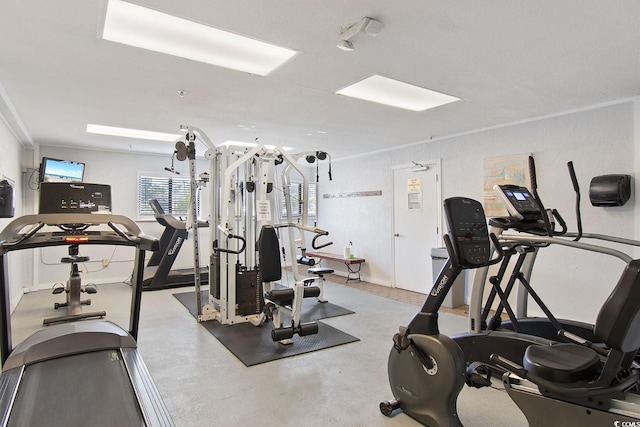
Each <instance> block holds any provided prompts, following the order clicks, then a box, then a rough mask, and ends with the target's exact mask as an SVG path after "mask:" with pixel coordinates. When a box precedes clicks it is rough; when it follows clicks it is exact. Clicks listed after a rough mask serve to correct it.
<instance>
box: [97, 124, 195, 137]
mask: <svg viewBox="0 0 640 427" xmlns="http://www.w3.org/2000/svg"><path fill="white" fill-rule="evenodd" d="M86 131H87V133H97V134H100V135H111V136H122V137H125V138H137V139H149V140H151V141H175V140H177V139H180V138H182V137H183V135H178V134H171V133H162V132H154V131H150V130H140V129H128V128H118V127H113V126H103V125H94V124H88V125H87V128H86Z"/></svg>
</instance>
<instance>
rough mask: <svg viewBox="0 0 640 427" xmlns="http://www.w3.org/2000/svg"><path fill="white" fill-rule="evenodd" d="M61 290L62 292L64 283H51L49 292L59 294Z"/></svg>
mask: <svg viewBox="0 0 640 427" xmlns="http://www.w3.org/2000/svg"><path fill="white" fill-rule="evenodd" d="M63 292H64V285H63V284H62V283H56V284H55V285H53V289H52V290H51V293H52V294H53V295H57V294H61V293H63Z"/></svg>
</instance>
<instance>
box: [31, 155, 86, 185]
mask: <svg viewBox="0 0 640 427" xmlns="http://www.w3.org/2000/svg"><path fill="white" fill-rule="evenodd" d="M83 178H84V163H80V162H73V161H71V160H59V159H52V158H50V157H43V158H42V163H40V183H41V184H42V183H44V182H82V180H83Z"/></svg>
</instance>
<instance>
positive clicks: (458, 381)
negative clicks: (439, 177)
mask: <svg viewBox="0 0 640 427" xmlns="http://www.w3.org/2000/svg"><path fill="white" fill-rule="evenodd" d="M444 212H445V217H446V221H447V226H448V229H449V235H445V236H444V242H445V246H446V248H447V251H448V253H449V259H448V261H447V263H446V264H445V266H444V267H443V269H442V271H440V274H439V275H438V278H437V279H436V281H435V283H434V284H433V287H432V288H431V291H430V292H429V295H428V296H427V300H426V301H425V303H424V305H423V307H422V309H421V310H420V311H419V312H418V313H417V314H416V315H415V316H414V318H413V319H412V320H411V322H409V324H408V326H406V327H400V331H399V332H398V333H396V334H395V335H394V337H393V348H392V349H391V353H390V354H389V364H388V371H389V383H390V385H391V390H392V393H393V395H394V397H395V399H393V400H389V401H384V402H381V403H380V411H381V412H382V413H383V414H384V415H387V416H391V415H393V413H394V412H395V411H396V410H398V409H401V410H402V411H404V412H405V413H406V414H407V415H409V416H410V417H412V418H415V419H416V420H418V421H420V422H421V423H423V424H426V425H433V426H462V424H461V423H460V420H459V418H458V414H457V409H456V401H457V398H458V393H460V390H461V389H462V387H463V385H464V383H465V371H466V370H467V366H466V358H465V355H464V353H463V352H462V350H461V349H460V346H459V345H458V344H457V343H456V342H455V341H454V340H453V339H451V338H449V337H448V336H446V335H442V334H440V332H439V330H438V310H439V309H440V306H441V305H442V303H443V301H444V298H445V296H446V295H447V293H448V292H449V289H450V288H451V286H452V285H453V283H454V281H455V279H456V277H458V275H459V274H460V273H461V272H462V271H463V270H465V269H474V268H479V267H485V266H487V265H491V264H496V263H498V262H500V260H501V259H502V250H501V248H500V244H499V243H498V241H497V239H496V237H495V235H491V237H490V235H489V233H488V229H487V221H486V218H485V215H484V210H483V208H482V205H481V204H480V203H479V202H478V201H476V200H473V199H468V198H465V197H454V198H449V199H446V200H445V201H444ZM492 242H493V246H494V247H495V248H496V250H497V252H498V254H497V256H496V257H495V258H494V259H490V256H491V253H492V250H491V243H492ZM476 375H478V374H476ZM487 381H488V380H487Z"/></svg>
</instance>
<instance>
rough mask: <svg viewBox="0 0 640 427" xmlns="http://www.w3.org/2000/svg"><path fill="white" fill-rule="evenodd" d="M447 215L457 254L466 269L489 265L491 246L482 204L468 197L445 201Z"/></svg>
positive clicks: (458, 261)
mask: <svg viewBox="0 0 640 427" xmlns="http://www.w3.org/2000/svg"><path fill="white" fill-rule="evenodd" d="M444 213H445V217H446V220H447V227H448V229H449V239H450V241H451V245H452V248H451V249H452V250H453V251H454V254H450V256H451V257H452V259H454V256H455V260H456V262H457V264H458V265H459V266H460V267H462V268H477V267H482V266H485V265H487V264H488V263H489V261H490V259H489V257H490V256H491V248H490V246H491V244H490V240H489V232H488V229H487V219H486V217H485V215H484V209H483V208H482V204H481V203H480V202H478V201H476V200H473V199H469V198H466V197H452V198H449V199H446V200H445V201H444Z"/></svg>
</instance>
